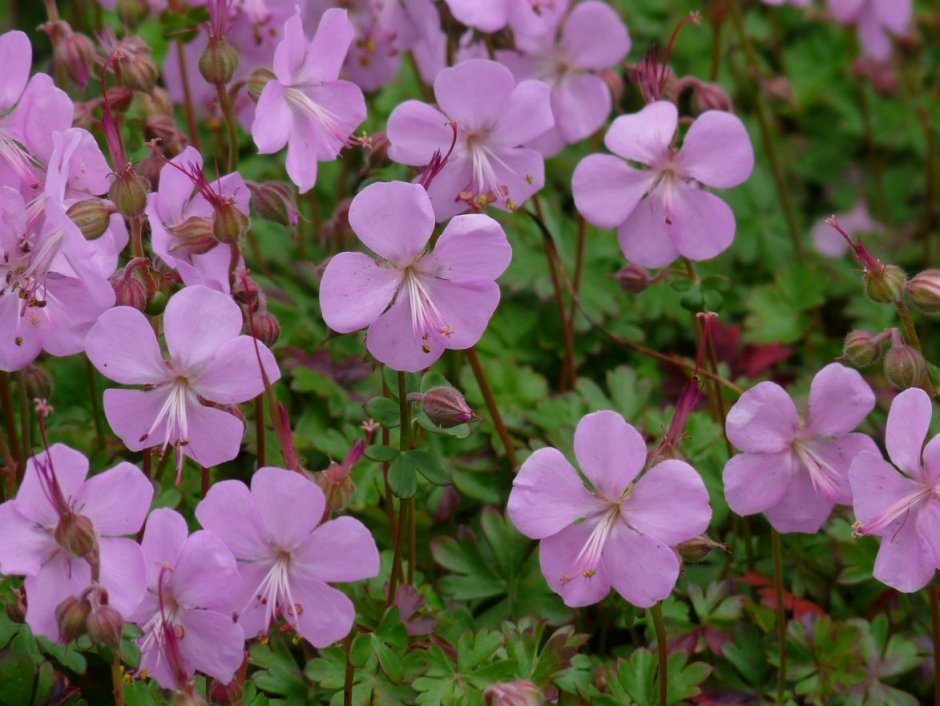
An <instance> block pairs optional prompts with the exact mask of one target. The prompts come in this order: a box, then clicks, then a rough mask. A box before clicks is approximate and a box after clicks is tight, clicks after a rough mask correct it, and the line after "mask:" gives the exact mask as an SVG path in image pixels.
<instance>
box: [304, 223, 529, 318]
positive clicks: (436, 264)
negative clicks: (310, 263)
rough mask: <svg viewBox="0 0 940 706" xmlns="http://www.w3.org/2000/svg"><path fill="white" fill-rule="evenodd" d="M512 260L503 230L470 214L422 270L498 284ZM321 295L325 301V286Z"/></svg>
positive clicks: (453, 226)
mask: <svg viewBox="0 0 940 706" xmlns="http://www.w3.org/2000/svg"><path fill="white" fill-rule="evenodd" d="M334 259H335V258H334ZM511 259H512V248H511V247H510V246H509V240H507V238H506V232H505V231H504V230H503V227H502V226H501V225H500V224H499V223H498V222H497V221H495V220H493V219H492V218H490V217H489V216H487V215H485V214H483V213H469V214H466V215H463V216H456V217H454V218H452V219H451V220H450V222H449V223H448V224H447V226H446V227H445V228H444V232H443V233H441V237H440V238H438V240H437V243H436V244H435V246H434V250H432V251H431V253H430V254H429V255H428V256H427V257H426V258H424V260H423V261H422V265H421V269H422V270H423V271H425V272H430V273H431V274H432V275H433V276H435V277H440V278H441V279H446V280H449V281H451V282H477V281H481V280H495V279H496V278H497V277H499V276H500V275H501V274H503V272H505V271H506V268H507V267H509V262H510V260H511ZM331 262H332V261H331ZM327 271H329V267H328V268H327ZM325 277H326V275H325V274H324V278H325ZM320 291H321V295H320V296H321V299H322V296H323V295H322V291H323V285H322V284H321V285H320ZM331 328H332V327H331Z"/></svg>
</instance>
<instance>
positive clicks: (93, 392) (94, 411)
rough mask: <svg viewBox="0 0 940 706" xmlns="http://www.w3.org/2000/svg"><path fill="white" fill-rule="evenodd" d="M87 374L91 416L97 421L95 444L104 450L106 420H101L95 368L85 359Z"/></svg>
mask: <svg viewBox="0 0 940 706" xmlns="http://www.w3.org/2000/svg"><path fill="white" fill-rule="evenodd" d="M85 372H86V374H87V377H88V395H89V397H90V398H91V416H92V418H93V419H94V420H95V443H96V444H97V447H98V448H99V449H103V448H104V420H103V419H102V418H101V405H100V404H98V388H97V387H96V385H95V368H94V366H93V365H92V364H91V361H90V360H88V359H87V358H86V359H85Z"/></svg>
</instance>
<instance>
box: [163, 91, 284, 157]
mask: <svg viewBox="0 0 940 706" xmlns="http://www.w3.org/2000/svg"><path fill="white" fill-rule="evenodd" d="M285 91H286V89H285V87H284V85H283V84H282V83H279V82H278V81H275V80H271V81H268V82H267V83H266V84H265V85H264V88H263V89H262V91H261V96H260V97H259V98H258V105H257V107H256V108H255V119H254V122H252V124H251V137H252V139H253V140H254V141H255V146H256V147H257V148H258V154H274V153H275V152H279V151H280V150H282V149H284V147H285V146H286V145H287V141H288V139H290V134H291V128H292V127H293V124H294V117H293V114H292V113H291V109H290V106H289V105H288V104H287V95H286V93H285ZM165 171H166V168H164V172H165Z"/></svg>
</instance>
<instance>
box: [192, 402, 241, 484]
mask: <svg viewBox="0 0 940 706" xmlns="http://www.w3.org/2000/svg"><path fill="white" fill-rule="evenodd" d="M186 415H187V422H188V424H189V438H188V439H186V441H187V442H188V443H187V444H186V445H185V446H183V453H184V454H186V455H187V456H189V457H190V458H191V459H193V460H194V461H195V462H196V463H198V464H199V465H200V466H205V467H206V468H209V467H211V466H217V465H219V464H220V463H225V462H226V461H231V460H232V459H234V458H235V457H236V456H238V452H239V450H240V449H241V443H242V437H244V435H245V423H244V422H243V421H242V420H241V419H239V418H238V417H236V416H235V415H234V414H231V413H230V412H226V411H224V410H221V409H216V408H215V407H207V406H206V405H203V404H198V403H197V404H193V405H187V407H186Z"/></svg>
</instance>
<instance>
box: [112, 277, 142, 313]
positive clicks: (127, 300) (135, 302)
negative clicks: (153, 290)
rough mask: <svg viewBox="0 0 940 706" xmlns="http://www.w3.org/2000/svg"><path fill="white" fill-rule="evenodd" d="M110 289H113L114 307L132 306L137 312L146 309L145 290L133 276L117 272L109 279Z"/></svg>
mask: <svg viewBox="0 0 940 706" xmlns="http://www.w3.org/2000/svg"><path fill="white" fill-rule="evenodd" d="M111 288H112V289H114V300H115V301H114V303H115V306H132V307H134V308H135V309H137V311H143V310H144V309H145V308H146V307H147V288H146V287H145V286H144V283H143V282H141V281H140V280H139V279H137V278H136V277H134V276H133V275H124V274H123V273H121V272H118V273H117V274H115V275H113V276H112V277H111Z"/></svg>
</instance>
